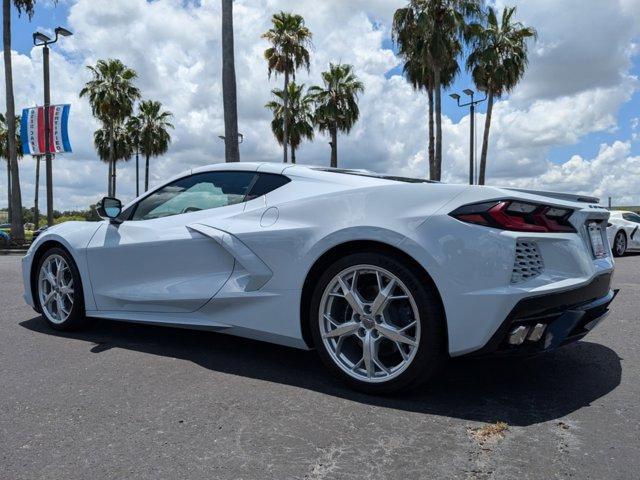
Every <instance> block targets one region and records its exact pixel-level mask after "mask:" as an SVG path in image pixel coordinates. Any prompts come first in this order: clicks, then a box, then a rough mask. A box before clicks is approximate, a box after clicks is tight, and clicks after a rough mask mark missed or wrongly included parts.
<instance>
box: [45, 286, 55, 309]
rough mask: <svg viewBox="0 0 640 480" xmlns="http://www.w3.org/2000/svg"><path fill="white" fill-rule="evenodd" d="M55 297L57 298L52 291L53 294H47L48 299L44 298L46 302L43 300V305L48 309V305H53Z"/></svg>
mask: <svg viewBox="0 0 640 480" xmlns="http://www.w3.org/2000/svg"><path fill="white" fill-rule="evenodd" d="M55 296H56V292H55V291H54V290H52V291H51V292H49V293H48V294H47V296H46V297H44V300H43V302H42V305H43V306H45V307H46V306H47V305H49V304H50V303H51V300H53V298H54V297H55Z"/></svg>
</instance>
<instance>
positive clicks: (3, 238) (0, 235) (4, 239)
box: [0, 230, 11, 247]
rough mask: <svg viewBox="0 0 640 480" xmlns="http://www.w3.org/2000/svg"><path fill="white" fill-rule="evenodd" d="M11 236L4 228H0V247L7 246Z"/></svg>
mask: <svg viewBox="0 0 640 480" xmlns="http://www.w3.org/2000/svg"><path fill="white" fill-rule="evenodd" d="M10 241H11V237H10V236H9V234H8V233H7V232H5V231H4V230H0V247H8V246H9V242H10Z"/></svg>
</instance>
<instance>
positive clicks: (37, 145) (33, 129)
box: [20, 105, 71, 155]
mask: <svg viewBox="0 0 640 480" xmlns="http://www.w3.org/2000/svg"><path fill="white" fill-rule="evenodd" d="M70 108H71V105H50V106H49V152H45V137H44V107H33V108H25V109H23V110H22V119H21V121H20V138H21V140H22V153H23V154H25V155H44V154H45V153H68V152H71V144H70V143H69V128H68V127H69V109H70Z"/></svg>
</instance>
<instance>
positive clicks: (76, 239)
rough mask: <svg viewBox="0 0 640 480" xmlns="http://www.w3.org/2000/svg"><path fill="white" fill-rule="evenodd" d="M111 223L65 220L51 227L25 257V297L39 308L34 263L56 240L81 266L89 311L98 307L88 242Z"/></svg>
mask: <svg viewBox="0 0 640 480" xmlns="http://www.w3.org/2000/svg"><path fill="white" fill-rule="evenodd" d="M106 224H107V222H65V223H61V224H59V225H54V226H53V227H50V228H48V229H47V230H45V231H44V232H43V233H42V234H40V235H39V236H38V238H36V239H35V240H34V241H33V243H32V244H31V246H30V247H29V250H27V253H26V255H25V256H24V258H23V259H22V277H23V283H24V299H25V301H26V302H27V303H28V304H29V305H31V306H32V307H35V301H34V299H33V295H32V294H31V292H32V285H31V272H32V270H33V268H34V262H35V261H36V259H37V258H39V256H40V254H41V253H42V249H43V248H47V246H48V245H51V244H52V243H57V244H60V245H62V246H63V247H64V248H65V249H66V250H67V251H68V252H69V255H71V258H73V261H74V262H75V263H76V266H77V267H78V272H79V273H80V279H81V281H82V291H83V292H84V304H85V307H86V309H87V310H95V302H94V300H93V292H92V291H91V284H90V282H89V281H88V280H89V267H88V264H87V255H86V251H87V245H88V244H89V241H90V240H91V238H93V236H94V235H95V234H96V232H97V231H98V230H99V229H100V228H101V227H104V226H105V225H106Z"/></svg>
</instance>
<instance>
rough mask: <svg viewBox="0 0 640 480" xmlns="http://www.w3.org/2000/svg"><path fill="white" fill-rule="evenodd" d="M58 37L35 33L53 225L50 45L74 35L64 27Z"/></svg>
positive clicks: (49, 218) (59, 29)
mask: <svg viewBox="0 0 640 480" xmlns="http://www.w3.org/2000/svg"><path fill="white" fill-rule="evenodd" d="M55 34H56V37H55V38H54V39H51V38H50V37H48V36H47V35H45V34H44V33H41V32H35V33H34V34H33V44H34V45H35V46H36V47H42V67H43V70H44V72H43V73H44V152H45V170H46V174H45V175H46V182H47V225H48V226H52V225H53V168H52V162H51V160H52V155H51V145H50V142H51V125H50V123H51V122H50V118H49V105H50V104H51V86H50V82H49V45H51V44H53V43H56V42H57V41H58V38H59V37H60V36H63V37H68V36H69V35H73V34H72V33H71V32H70V31H69V30H67V29H66V28H62V27H57V28H56V29H55Z"/></svg>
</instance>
